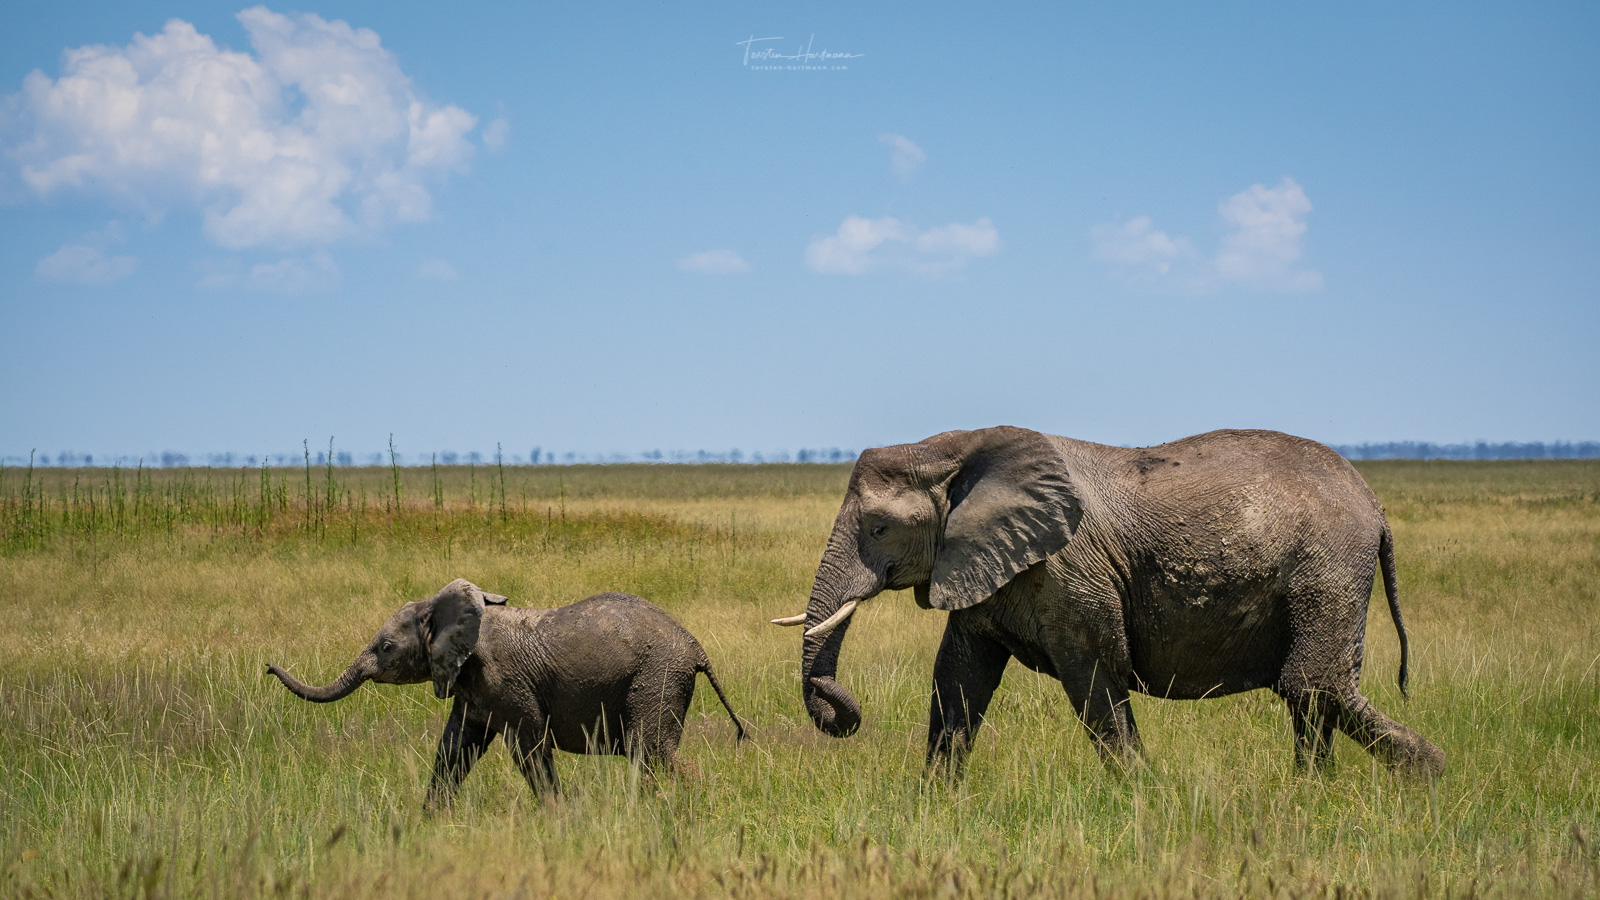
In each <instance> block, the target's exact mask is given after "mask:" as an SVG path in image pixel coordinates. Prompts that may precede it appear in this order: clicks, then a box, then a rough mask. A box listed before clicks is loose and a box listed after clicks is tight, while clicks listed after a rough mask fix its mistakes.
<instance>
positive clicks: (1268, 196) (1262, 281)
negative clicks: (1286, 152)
mask: <svg viewBox="0 0 1600 900" xmlns="http://www.w3.org/2000/svg"><path fill="white" fill-rule="evenodd" d="M1217 211H1218V212H1219V213H1221V215H1222V220H1223V221H1224V222H1226V223H1228V225H1229V226H1230V227H1231V228H1232V230H1231V231H1229V232H1228V233H1227V234H1224V235H1223V236H1222V246H1221V247H1220V248H1219V249H1218V250H1217V274H1218V275H1220V276H1221V277H1222V278H1223V280H1225V281H1234V282H1241V283H1244V284H1251V285H1256V286H1259V287H1262V288H1266V289H1269V290H1282V291H1308V290H1316V289H1317V288H1320V287H1322V275H1321V274H1320V273H1318V272H1313V271H1311V270H1308V269H1296V268H1295V262H1296V261H1297V260H1298V259H1300V253H1301V250H1300V239H1301V238H1302V237H1304V236H1305V233H1306V221H1305V219H1306V214H1307V213H1309V212H1311V201H1310V200H1308V199H1306V192H1305V191H1303V190H1301V189H1300V185H1298V184H1296V183H1295V181H1294V179H1292V178H1287V177H1286V178H1284V179H1283V180H1282V181H1280V182H1278V186H1277V187H1273V188H1268V187H1263V186H1261V185H1259V184H1253V185H1251V186H1250V187H1249V188H1248V189H1246V190H1243V191H1240V192H1239V193H1237V194H1234V195H1233V196H1232V197H1229V198H1228V199H1226V200H1224V201H1222V204H1221V205H1220V206H1218V207H1217Z"/></svg>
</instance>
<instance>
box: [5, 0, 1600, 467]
mask: <svg viewBox="0 0 1600 900" xmlns="http://www.w3.org/2000/svg"><path fill="white" fill-rule="evenodd" d="M529 6H531V5H530V4H505V5H467V6H454V5H448V6H447V5H443V4H405V3H392V2H391V3H349V2H329V3H315V4H312V5H308V6H305V7H287V6H268V7H254V8H250V9H246V8H244V7H242V6H240V5H222V4H202V3H192V2H167V3H151V2H143V0H134V2H119V3H116V4H111V3H75V2H62V3H56V4H48V5H47V4H28V5H26V6H25V7H22V8H19V9H17V10H14V11H12V12H10V13H8V19H9V20H11V21H10V24H9V26H8V27H7V28H6V29H4V30H0V97H3V99H0V322H3V323H4V324H3V325H0V328H3V332H4V347H5V352H4V353H3V354H0V379H3V383H4V385H5V390H4V392H3V394H0V456H13V457H14V456H17V455H23V456H25V455H26V454H27V453H28V451H29V450H30V449H33V448H38V449H39V450H40V451H41V452H46V453H58V452H60V451H63V450H72V451H77V452H80V453H84V452H87V453H97V454H102V455H105V454H117V453H121V454H130V453H132V454H136V453H147V452H152V451H159V450H166V449H174V450H180V451H184V452H188V453H203V452H207V451H222V450H230V451H237V452H242V453H262V452H284V451H287V450H293V449H297V448H298V447H299V445H300V441H301V439H302V438H309V439H310V441H311V444H312V445H314V446H325V445H326V442H327V438H328V436H330V435H332V436H334V438H335V440H336V443H337V445H338V447H339V448H340V449H350V450H355V451H359V452H368V451H374V450H378V449H380V448H382V447H384V446H385V444H386V442H387V440H388V436H389V434H390V433H393V434H394V435H395V442H396V445H397V447H398V448H399V449H400V450H401V452H402V453H410V454H419V453H428V452H431V451H442V450H456V451H463V452H464V451H469V450H479V451H485V450H487V451H492V450H493V448H494V446H495V445H496V443H500V444H503V445H504V446H505V448H506V452H507V454H508V456H512V455H524V456H525V455H526V453H527V452H528V449H529V448H531V447H534V446H540V447H542V448H544V449H546V450H555V451H558V452H566V451H575V452H578V453H586V454H606V453H613V452H620V453H637V452H640V451H647V450H652V449H662V450H666V451H671V450H675V449H680V450H681V449H690V450H692V449H698V448H709V449H716V450H723V449H728V448H735V447H737V448H742V449H743V450H744V451H745V452H746V453H749V452H752V451H762V452H773V451H781V450H794V449H798V448H801V447H819V446H822V447H826V446H840V447H849V448H855V449H859V448H861V447H866V446H874V445H882V444H889V443H896V442H901V441H910V440H918V439H920V438H922V437H926V436H927V435H929V434H933V433H935V432H938V431H943V430H946V429H950V428H970V427H980V426H985V425H992V424H1001V423H1007V424H1016V425H1023V426H1027V427H1032V428H1037V429H1040V430H1043V431H1048V432H1052V433H1058V434H1066V435H1070V436H1074V437H1080V438H1085V439H1090V440H1099V441H1105V442H1110V443H1119V444H1145V443H1155V442H1159V441H1163V440H1169V439H1173V438H1177V437H1181V436H1183V435H1186V434H1191V433H1195V432H1199V431H1204V430H1208V429H1211V428H1220V427H1257V428H1275V429H1280V430H1284V431H1290V432H1294V433H1298V434H1302V435H1306V436H1309V437H1313V438H1316V439H1319V440H1323V441H1326V442H1329V443H1359V442H1364V441H1388V440H1430V441H1441V442H1450V441H1472V440H1490V441H1510V440H1556V439H1567V440H1582V439H1594V438H1596V437H1600V427H1597V423H1600V353H1596V351H1595V344H1596V339H1597V338H1600V289H1597V286H1596V276H1597V271H1596V269H1597V266H1596V248H1597V247H1600V165H1597V164H1596V162H1595V161H1596V160H1600V115H1597V113H1600V66H1597V65H1596V64H1595V62H1594V47H1595V46H1597V45H1600V7H1596V6H1594V5H1592V4H1542V5H1541V4H1523V5H1518V6H1516V7H1514V8H1513V7H1509V6H1505V5H1487V4H1485V5H1474V4H1462V3H1449V4H1434V5H1424V4H1408V5H1406V6H1405V8H1403V9H1396V8H1393V5H1388V4H1367V5H1360V6H1344V7H1341V8H1339V9H1337V10H1333V9H1312V8H1308V7H1305V6H1303V5H1297V6H1293V7H1291V6H1289V5H1285V4H1269V3H1262V4H1116V5H1104V6H1082V5H1070V6H1063V7H1060V8H1057V7H1053V6H1052V7H1045V6H1043V5H1038V6H1037V7H1034V6H1033V5H1030V7H1029V8H1017V9H1012V10H1010V11H1007V12H994V11H991V10H988V9H983V8H979V7H978V6H977V5H975V4H961V5H947V6H946V5H939V6H929V5H925V4H916V5H910V4H908V5H896V6H888V5H874V6H872V7H871V8H868V9H862V8H859V7H860V6H861V5H860V4H831V5H830V4H806V5H803V6H802V5H792V6H785V5H779V4H768V5H764V6H761V7H756V6H752V5H750V4H722V5H717V4H695V5H693V7H692V8H691V9H679V8H672V9H669V8H666V6H665V5H662V4H637V5H631V6H619V7H617V8H614V9H609V10H594V9H588V8H586V7H581V6H574V7H570V8H564V9H557V8H554V7H553V6H550V7H549V8H543V9H530V8H528V7H529ZM136 35H140V36H141V37H136ZM752 38H755V39H758V40H756V41H755V42H754V43H751V44H750V45H749V46H750V47H751V48H766V49H768V50H769V51H770V53H768V54H766V57H765V58H763V57H762V55H761V54H755V55H753V56H750V57H747V56H746V52H745V51H746V48H745V47H743V46H741V45H740V42H744V41H749V40H750V39H752ZM764 38H774V40H770V41H763V40H759V39H764ZM808 46H809V47H810V49H811V51H812V52H817V51H823V50H826V51H828V52H830V53H832V54H842V56H836V57H833V58H828V59H822V58H816V59H814V60H813V64H814V65H819V66H823V67H822V68H812V69H804V70H796V69H793V68H789V66H792V65H794V64H795V63H794V61H792V60H786V59H783V58H782V57H788V56H795V55H797V54H798V53H799V52H800V51H801V50H803V49H805V48H806V47H808ZM83 48H87V49H83ZM835 66H838V67H842V68H834V67H835Z"/></svg>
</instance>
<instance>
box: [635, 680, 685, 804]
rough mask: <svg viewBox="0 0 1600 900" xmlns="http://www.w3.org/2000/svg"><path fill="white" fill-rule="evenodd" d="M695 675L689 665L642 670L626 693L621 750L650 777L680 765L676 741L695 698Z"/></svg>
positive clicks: (679, 737)
mask: <svg viewBox="0 0 1600 900" xmlns="http://www.w3.org/2000/svg"><path fill="white" fill-rule="evenodd" d="M697 674H698V673H697V672H696V671H695V670H694V669H692V668H689V669H679V668H663V670H662V671H659V672H654V673H641V674H640V675H639V676H636V677H635V679H634V682H633V687H632V689H631V690H629V692H628V699H627V705H626V709H627V713H626V715H625V717H624V721H625V723H626V725H625V727H626V728H627V737H626V740H625V741H624V747H623V752H624V753H626V754H627V756H628V758H629V759H630V760H636V761H637V762H638V763H639V765H640V766H641V767H642V768H643V769H644V771H645V772H646V773H648V774H650V775H651V776H652V777H656V778H660V777H664V776H666V775H670V774H672V773H674V772H676V771H678V769H679V768H680V766H681V764H680V763H679V761H678V759H677V753H678V743H679V741H681V740H682V738H683V720H684V716H685V715H687V714H688V711H689V702H690V701H691V700H693V699H694V680H695V676H696V675H697Z"/></svg>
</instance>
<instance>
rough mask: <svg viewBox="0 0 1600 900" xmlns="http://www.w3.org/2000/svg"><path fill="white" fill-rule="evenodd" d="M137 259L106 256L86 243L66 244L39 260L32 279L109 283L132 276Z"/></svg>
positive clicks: (73, 282) (66, 282)
mask: <svg viewBox="0 0 1600 900" xmlns="http://www.w3.org/2000/svg"><path fill="white" fill-rule="evenodd" d="M138 268H139V261H138V260H137V259H135V258H133V257H131V256H107V255H106V254H105V251H103V250H101V249H100V248H99V247H95V246H91V245H89V244H66V245H65V246H63V247H62V248H61V249H60V250H57V251H56V252H54V253H52V254H50V255H49V256H46V257H45V258H44V259H41V260H39V262H38V264H37V265H35V266H34V267H33V274H34V277H35V278H38V279H39V280H40V281H54V282H59V283H61V284H111V283H112V282H114V281H121V280H122V279H124V278H127V277H128V276H129V275H132V274H133V273H134V272H135V271H136V270H137V269H138Z"/></svg>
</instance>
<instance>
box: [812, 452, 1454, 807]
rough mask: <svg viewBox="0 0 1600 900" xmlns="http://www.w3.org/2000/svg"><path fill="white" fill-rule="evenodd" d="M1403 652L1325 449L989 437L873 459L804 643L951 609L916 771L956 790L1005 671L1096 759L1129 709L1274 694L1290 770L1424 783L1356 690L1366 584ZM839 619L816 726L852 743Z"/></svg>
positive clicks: (1416, 759)
mask: <svg viewBox="0 0 1600 900" xmlns="http://www.w3.org/2000/svg"><path fill="white" fill-rule="evenodd" d="M1380 560H1381V562H1382V568H1383V581H1384V589H1385V592H1386V594H1387V596H1388V599H1389V611H1390V613H1391V614H1392V616H1393V618H1394V623H1395V628H1396V629H1397V630H1398V632H1399V636H1400V687H1401V690H1402V691H1404V690H1405V685H1406V663H1407V642H1406V631H1405V625H1404V623H1403V621H1402V620H1401V617H1400V606H1399V601H1398V598H1397V595H1396V590H1395V577H1394V554H1393V547H1392V541H1391V538H1390V534H1389V526H1388V523H1387V521H1386V520H1385V518H1384V515H1383V508H1382V506H1381V505H1380V504H1379V503H1378V500H1377V498H1376V497H1374V496H1373V494H1372V491H1371V490H1370V489H1369V488H1368V487H1367V485H1366V482H1364V481H1363V480H1362V479H1361V476H1360V475H1359V474H1357V473H1356V471H1355V469H1354V468H1352V467H1351V466H1350V464H1349V463H1348V462H1346V461H1345V460H1344V459H1343V458H1342V457H1340V456H1339V455H1338V454H1337V453H1334V452H1333V451H1332V450H1330V449H1328V448H1327V447H1325V446H1323V445H1321V444H1318V443H1315V442H1313V441H1308V440H1305V439H1302V438H1296V437H1290V436H1289V435H1285V434H1279V433H1277V432H1271V431H1213V432H1210V433H1208V434H1202V435H1198V436H1195V437H1191V438H1185V439H1183V440H1180V441H1174V442H1172V443H1170V444H1162V445H1160V446H1157V447H1148V448H1143V449H1125V448H1120V447H1108V446H1104V445H1100V444H1091V443H1087V442H1084V441H1075V440H1071V439H1069V438H1062V437H1054V436H1049V435H1043V434H1039V433H1037V432H1033V431H1027V430H1024V429H1021V428H1011V427H1000V428H987V429H982V430H979V431H951V432H946V433H944V434H940V435H936V436H934V437H931V438H928V439H927V440H925V441H922V442H921V443H917V444H902V445H899V446H894V447H884V448H881V449H876V450H869V451H867V452H865V453H863V454H862V455H861V458H860V460H859V461H858V462H857V463H856V466H855V470H854V471H853V472H852V473H851V476H850V484H849V487H848V489H847V490H846V493H845V498H844V503H843V505H842V506H841V507H840V509H839V516H838V518H837V520H836V521H835V523H834V526H833V533H832V535H831V536H830V537H829V539H828V546H827V549H826V551H825V552H824V553H823V556H822V561H821V563H820V564H819V565H818V566H817V575H816V580H815V583H814V586H813V587H812V591H811V598H810V601H809V602H808V604H807V606H806V618H805V625H806V628H807V630H810V629H811V628H813V627H815V626H816V625H818V624H819V623H821V622H822V621H824V620H825V619H827V618H828V617H829V616H831V615H832V614H833V613H834V612H835V611H837V610H838V609H839V608H840V607H841V606H842V605H843V604H845V603H847V602H848V601H850V600H855V599H865V598H870V597H872V596H874V595H876V594H877V593H879V592H880V591H883V590H885V589H904V588H912V589H914V596H915V598H916V601H917V603H918V605H919V606H922V607H923V608H934V609H942V610H948V611H949V613H950V615H949V618H948V621H947V623H946V626H945V632H944V640H943V642H942V643H941V644H940V646H939V654H938V657H937V661H936V662H935V663H934V672H933V699H932V704H931V710H930V713H929V719H928V757H927V759H928V766H929V768H930V771H931V770H936V769H937V770H943V771H945V772H947V773H950V774H956V773H959V771H960V769H961V765H962V761H963V759H964V757H965V755H966V753H967V751H968V750H969V748H970V747H971V744H972V741H973V739H974V737H975V735H976V734H977V731H978V728H979V726H980V725H981V724H982V722H983V716H984V711H985V710H986V709H987V707H988V705H989V700H990V697H991V696H992V695H993V693H994V691H995V688H996V687H997V686H998V685H999V683H1000V676H1001V674H1002V672H1003V671H1004V670H1005V667H1006V664H1007V662H1009V661H1010V660H1011V659H1013V658H1015V659H1016V660H1017V661H1018V662H1020V663H1021V664H1022V665H1024V666H1027V667H1028V668H1030V669H1032V670H1034V671H1036V672H1041V673H1044V674H1047V675H1050V676H1051V677H1054V678H1056V679H1058V680H1060V682H1061V684H1062V686H1063V687H1064V688H1065V689H1066V692H1067V696H1068V698H1070V700H1071V701H1072V705H1073V707H1074V708H1075V709H1076V710H1077V713H1078V716H1079V717H1080V719H1081V720H1082V722H1083V724H1084V725H1085V727H1086V728H1087V729H1088V731H1089V733H1090V735H1091V736H1092V738H1093V739H1094V741H1095V744H1096V746H1097V748H1098V749H1099V750H1100V751H1101V753H1102V755H1110V756H1117V757H1123V756H1132V755H1136V754H1138V753H1139V752H1140V750H1141V746H1140V741H1139V732H1138V729H1137V728H1136V726H1135V725H1134V721H1133V714H1132V711H1131V710H1130V708H1129V703H1128V697H1129V692H1130V691H1139V692H1141V693H1146V694H1151V695H1154V696H1158V697H1168V698H1172V699H1198V698H1202V697H1214V696H1220V695H1223V694H1231V693H1236V692H1239V691H1247V690H1251V689H1254V688H1270V689H1272V690H1273V691H1275V692H1276V693H1277V694H1278V695H1279V696H1281V697H1282V698H1283V699H1284V700H1285V701H1286V702H1287V703H1288V706H1289V710H1290V713H1291V716H1292V719H1293V726H1294V746H1295V751H1296V760H1297V762H1298V763H1300V764H1302V765H1304V764H1306V763H1309V762H1313V761H1314V762H1316V763H1317V764H1319V765H1321V764H1326V763H1328V762H1330V761H1331V747H1330V741H1331V739H1332V736H1333V730H1334V729H1335V728H1338V729H1339V730H1341V731H1343V732H1345V733H1346V734H1348V735H1350V736H1351V737H1352V738H1354V739H1355V741H1356V742H1357V743H1359V744H1361V745H1362V746H1364V747H1366V748H1368V749H1369V750H1370V751H1371V752H1373V753H1374V754H1376V755H1377V756H1378V757H1379V758H1380V759H1382V760H1384V761H1385V762H1387V763H1388V764H1390V765H1391V766H1393V767H1395V768H1397V769H1401V770H1406V771H1412V772H1417V773H1422V774H1429V775H1431V774H1437V773H1439V772H1441V771H1442V770H1443V768H1444V762H1445V756H1444V753H1443V752H1442V751H1441V750H1440V749H1439V748H1438V747H1435V746H1434V745H1433V744H1431V743H1429V742H1428V741H1426V740H1424V739H1423V738H1422V737H1421V736H1420V735H1418V734H1417V733H1416V732H1414V731H1412V730H1411V729H1409V728H1407V727H1405V726H1404V725H1401V724H1399V723H1398V722H1395V721H1393V720H1391V719H1389V718H1388V717H1387V716H1385V715H1384V714H1383V713H1381V712H1379V711H1378V710H1377V709H1376V708H1375V707H1374V706H1373V705H1372V704H1371V703H1369V702H1368V701H1367V699H1366V698H1365V697H1363V696H1362V695H1361V692H1360V689H1359V682H1360V675H1361V662H1362V655H1363V652H1364V639H1365V632H1366V622H1367V601H1368V597H1369V595H1370V593H1371V589H1372V581H1373V575H1374V572H1375V571H1376V570H1377V568H1378V565H1379V562H1380ZM850 621H851V620H850V619H846V620H845V621H844V622H843V623H842V624H840V625H839V626H838V627H837V628H835V629H834V630H833V631H832V632H831V633H829V634H826V635H825V636H816V637H807V638H805V639H804V642H803V652H802V657H801V681H802V686H803V687H802V690H803V692H804V699H805V705H806V710H807V712H809V713H810V715H811V719H812V721H813V722H815V723H816V725H817V727H818V728H820V729H821V730H822V731H824V732H825V733H827V734H830V735H833V736H835V737H843V736H845V735H848V734H850V733H852V732H853V731H855V730H856V728H858V727H859V726H860V724H861V707H860V705H859V704H858V703H857V702H856V700H855V698H854V697H852V696H850V694H849V693H848V692H847V691H845V689H844V688H843V687H841V686H840V685H839V684H838V683H837V682H836V681H835V680H834V677H835V675H836V674H837V669H838V659H839V650H840V647H841V646H842V645H843V642H844V637H845V633H846V632H847V631H848V630H849V627H850Z"/></svg>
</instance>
